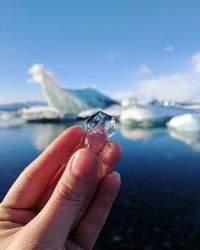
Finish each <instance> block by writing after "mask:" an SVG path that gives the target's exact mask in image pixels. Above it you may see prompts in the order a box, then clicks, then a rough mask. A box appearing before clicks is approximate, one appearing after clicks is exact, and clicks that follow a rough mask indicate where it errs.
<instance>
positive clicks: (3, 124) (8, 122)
mask: <svg viewBox="0 0 200 250" xmlns="http://www.w3.org/2000/svg"><path fill="white" fill-rule="evenodd" d="M22 124H24V121H23V120H22V119H20V118H9V119H4V118H1V117H0V128H10V127H16V126H21V125H22Z"/></svg>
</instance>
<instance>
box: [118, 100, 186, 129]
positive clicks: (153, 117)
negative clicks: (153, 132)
mask: <svg viewBox="0 0 200 250" xmlns="http://www.w3.org/2000/svg"><path fill="white" fill-rule="evenodd" d="M186 112H187V111H186V110H184V109H178V108H167V107H162V106H151V105H146V106H142V105H136V106H132V107H130V108H128V109H125V110H124V111H122V114H121V116H120V121H121V123H122V124H125V125H133V126H135V125H136V126H137V125H139V126H145V127H148V126H158V125H159V126H160V125H162V126H163V125H165V123H166V122H167V121H168V120H169V119H170V118H171V117H174V116H177V115H181V114H184V113H186Z"/></svg>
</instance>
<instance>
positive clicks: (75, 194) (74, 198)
mask: <svg viewBox="0 0 200 250" xmlns="http://www.w3.org/2000/svg"><path fill="white" fill-rule="evenodd" d="M58 192H59V195H58V197H57V202H59V203H63V202H65V201H68V202H73V203H75V204H79V203H80V202H81V201H82V200H83V195H82V193H81V190H79V189H78V188H77V187H72V186H70V185H68V184H66V183H65V182H64V181H61V182H60V183H59V185H58Z"/></svg>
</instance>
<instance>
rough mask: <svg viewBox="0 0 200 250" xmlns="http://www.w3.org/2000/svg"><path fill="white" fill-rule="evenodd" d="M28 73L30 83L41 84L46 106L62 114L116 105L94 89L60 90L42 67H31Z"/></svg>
mask: <svg viewBox="0 0 200 250" xmlns="http://www.w3.org/2000/svg"><path fill="white" fill-rule="evenodd" d="M29 73H30V74H31V77H32V79H31V82H36V83H39V84H41V86H42V89H43V92H44V95H45V97H46V99H47V102H48V104H49V105H50V106H52V107H54V108H56V109H57V110H58V111H60V112H62V113H65V114H66V113H67V114H69V113H70V114H71V113H74V114H78V113H80V112H81V111H84V110H88V109H93V108H106V107H108V106H110V105H113V104H116V103H117V102H116V101H114V100H112V99H111V98H109V97H107V96H105V95H103V94H102V93H100V92H99V91H98V90H96V89H94V88H82V89H77V90H71V89H63V88H61V87H60V86H59V85H58V83H57V81H56V79H55V77H54V76H53V74H52V73H51V72H50V71H48V70H46V69H45V68H44V67H43V66H42V65H38V64H35V65H33V66H32V68H31V69H30V70H29Z"/></svg>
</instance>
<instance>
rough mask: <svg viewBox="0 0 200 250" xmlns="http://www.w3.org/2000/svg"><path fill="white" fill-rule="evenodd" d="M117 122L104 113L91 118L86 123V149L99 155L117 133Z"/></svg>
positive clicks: (98, 113)
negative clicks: (109, 139)
mask: <svg viewBox="0 0 200 250" xmlns="http://www.w3.org/2000/svg"><path fill="white" fill-rule="evenodd" d="M115 128H116V120H115V118H114V117H113V116H110V115H108V114H106V113H104V112H102V111H99V112H97V113H96V114H94V115H92V116H90V117H89V118H88V119H87V120H86V122H85V129H86V138H85V147H86V148H88V149H90V150H91V151H92V152H94V153H95V154H98V153H99V152H100V151H101V150H102V148H103V146H104V145H105V143H106V142H107V141H108V138H110V137H111V136H112V135H113V134H114V133H115Z"/></svg>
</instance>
